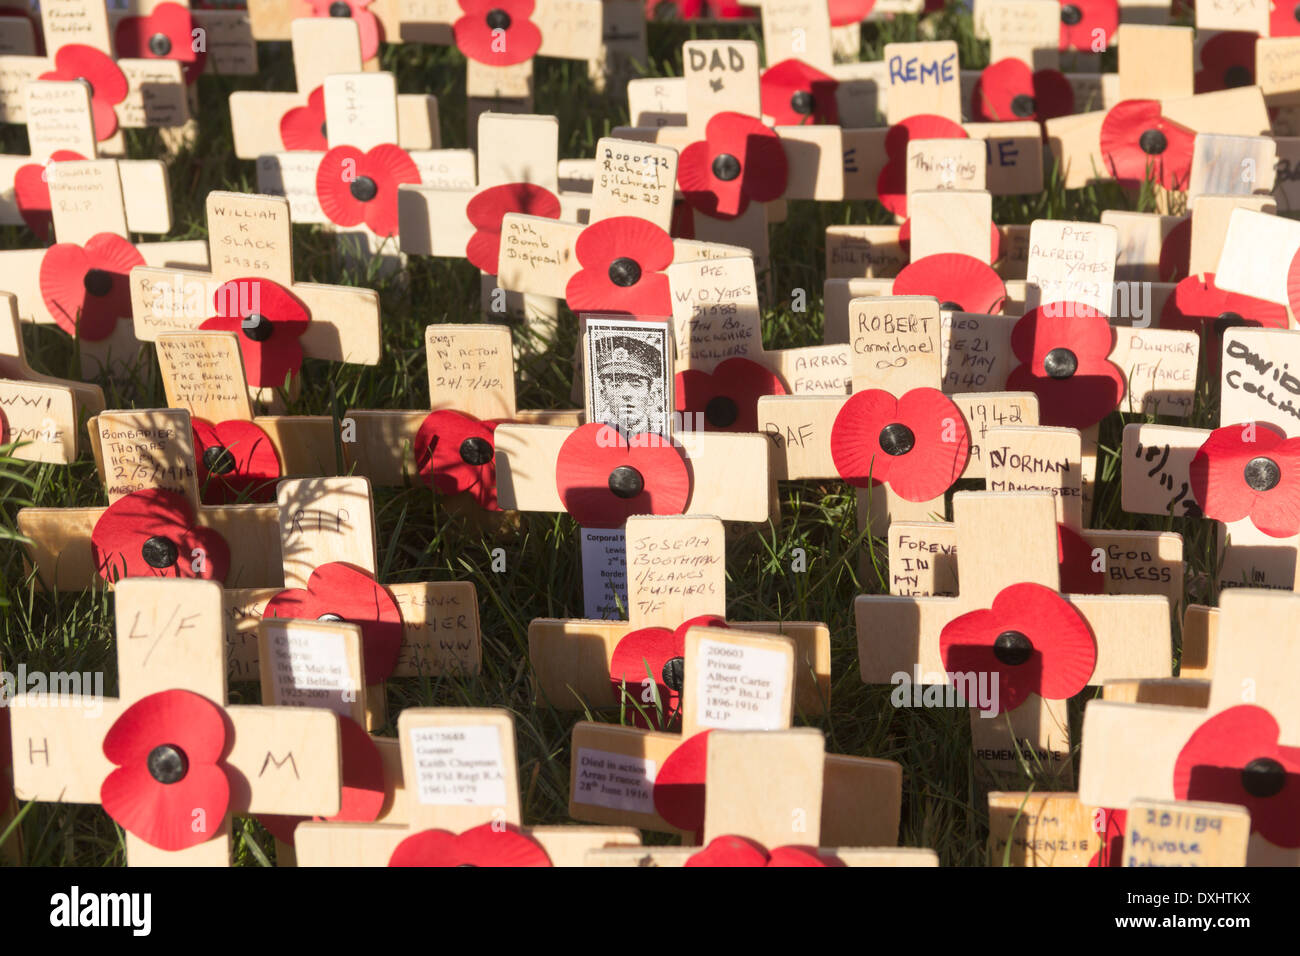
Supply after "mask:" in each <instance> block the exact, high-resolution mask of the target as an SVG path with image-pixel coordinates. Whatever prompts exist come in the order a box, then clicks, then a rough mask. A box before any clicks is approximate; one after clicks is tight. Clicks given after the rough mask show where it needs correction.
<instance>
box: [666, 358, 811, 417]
mask: <svg viewBox="0 0 1300 956" xmlns="http://www.w3.org/2000/svg"><path fill="white" fill-rule="evenodd" d="M675 392H676V394H675V402H676V406H677V411H679V412H682V413H688V412H694V413H696V414H699V415H702V416H703V419H704V430H705V431H710V432H756V431H758V400H759V399H760V398H762V397H763V396H764V395H784V394H785V386H784V385H782V384H781V376H779V375H777V374H776V373H775V372H773V371H772V370H771V369H769V368H768V367H767V366H766V365H760V364H758V363H757V362H755V361H752V360H750V359H747V358H729V359H726V360H725V361H723V362H721V363H719V365H718V367H717V368H715V369H714V370H713V371H712V372H701V371H699V370H698V369H693V368H691V369H686V370H685V371H684V372H678V373H677V387H676V389H675Z"/></svg>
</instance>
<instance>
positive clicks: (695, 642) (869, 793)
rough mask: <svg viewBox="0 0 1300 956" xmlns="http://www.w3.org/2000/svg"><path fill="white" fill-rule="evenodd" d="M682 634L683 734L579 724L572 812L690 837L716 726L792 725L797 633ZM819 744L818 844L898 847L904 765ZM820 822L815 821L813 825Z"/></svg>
mask: <svg viewBox="0 0 1300 956" xmlns="http://www.w3.org/2000/svg"><path fill="white" fill-rule="evenodd" d="M683 640H684V648H683V649H684V655H683V673H684V679H683V683H682V691H681V701H682V706H681V733H680V734H678V733H670V732H664V731H657V730H644V729H641V728H639V727H624V726H619V725H616V724H601V723H593V722H589V721H583V722H579V723H577V724H575V725H574V728H573V746H572V753H571V756H570V761H571V764H570V787H569V815H570V816H572V817H573V818H574V819H577V820H588V821H591V822H594V823H610V824H620V823H621V824H630V825H632V826H636V827H638V828H640V829H643V830H655V831H658V832H665V833H677V834H680V835H682V836H683V837H685V838H686V841H687V842H692V841H693V840H694V839H695V838H696V837H698V836H700V835H701V834H702V831H703V830H704V828H705V808H706V800H707V799H709V798H708V794H707V793H706V789H705V782H706V773H705V771H706V767H707V765H708V764H709V763H710V760H711V758H710V757H709V741H710V739H711V737H712V732H713V731H714V730H719V731H725V730H736V731H763V732H778V731H787V730H789V729H790V724H791V718H792V716H793V707H794V700H795V680H794V668H795V657H796V651H795V641H794V638H793V637H791V636H790V635H781V634H772V633H758V632H755V631H742V630H739V629H732V628H724V627H708V626H698V625H693V626H690V627H688V628H686V633H685V636H684V638H683ZM801 666H802V665H801ZM627 683H628V684H629V685H630V684H631V683H632V681H630V680H629V681H627ZM818 737H819V738H820V734H819V733H818ZM821 751H822V748H821V747H820V746H819V747H818V758H817V760H815V761H814V764H813V766H814V767H816V766H817V765H818V764H820V766H821V768H822V776H823V781H824V782H823V786H822V794H823V796H822V801H821V820H822V821H823V825H822V829H821V836H820V842H821V844H822V845H825V846H895V845H896V844H897V842H898V819H899V818H898V813H899V808H900V806H901V799H902V792H901V784H902V768H901V767H900V766H899V765H898V764H897V763H895V762H893V761H892V760H877V759H872V758H868V757H848V756H841V755H838V754H824V755H823V754H822V753H821ZM777 765H778V766H780V764H779V762H778V764H777ZM800 765H801V766H802V765H803V763H802V761H801V762H800ZM813 772H814V773H815V772H816V771H815V769H814V771H813ZM811 813H812V811H811V810H810V815H809V820H810V821H811V820H812V819H813V817H812V816H811ZM788 823H789V818H787V824H788ZM828 823H829V824H832V825H833V827H834V829H833V832H831V831H830V830H828V828H827V824H828ZM816 829H817V828H816V827H812V826H810V828H809V830H808V832H809V833H813V832H815V831H816Z"/></svg>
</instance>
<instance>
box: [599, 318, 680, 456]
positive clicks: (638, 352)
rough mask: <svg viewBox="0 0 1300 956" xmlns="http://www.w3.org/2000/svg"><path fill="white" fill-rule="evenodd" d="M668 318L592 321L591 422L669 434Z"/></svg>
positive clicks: (624, 430)
mask: <svg viewBox="0 0 1300 956" xmlns="http://www.w3.org/2000/svg"><path fill="white" fill-rule="evenodd" d="M669 348H670V344H669V339H668V325H667V323H664V322H618V321H609V320H603V319H588V320H587V355H586V360H587V368H588V369H589V372H588V379H587V381H588V396H587V408H588V413H589V418H588V421H593V422H603V423H605V424H607V425H613V426H615V427H616V428H618V429H619V431H621V432H622V433H623V434H624V435H627V436H629V437H630V436H632V435H640V434H646V433H649V434H655V435H664V436H667V435H668V434H669V431H670V426H669V422H670V419H669V413H670V410H671V408H672V397H671V396H672V393H671V390H670V388H669V383H670V379H669V377H668V375H669V370H670V368H671V366H670V363H669V362H668V361H667V355H668V349H669Z"/></svg>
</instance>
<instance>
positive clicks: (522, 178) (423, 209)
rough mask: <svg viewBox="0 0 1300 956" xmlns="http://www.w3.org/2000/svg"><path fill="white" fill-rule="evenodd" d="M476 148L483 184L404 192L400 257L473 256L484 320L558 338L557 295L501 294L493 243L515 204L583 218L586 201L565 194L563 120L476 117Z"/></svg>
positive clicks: (400, 194)
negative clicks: (514, 323) (503, 213)
mask: <svg viewBox="0 0 1300 956" xmlns="http://www.w3.org/2000/svg"><path fill="white" fill-rule="evenodd" d="M477 151H478V176H477V180H476V181H477V185H474V184H473V182H471V185H470V186H469V187H467V188H454V187H453V188H449V187H448V186H446V185H440V184H436V183H430V184H428V185H411V186H401V187H400V188H399V189H398V214H399V218H400V221H401V227H400V233H399V234H400V236H401V245H402V252H404V253H406V254H408V255H421V256H446V257H449V258H455V259H459V258H468V259H469V260H470V261H471V262H473V263H474V264H475V265H476V266H478V267H479V270H480V272H481V273H482V282H481V287H480V289H481V302H482V310H483V313H484V315H487V316H493V317H501V316H502V315H503V314H504V315H505V316H507V317H509V318H511V319H516V320H518V319H522V320H525V321H527V322H528V323H529V325H530V326H531V327H534V328H536V327H538V326H541V327H549V328H548V329H547V331H548V332H549V334H547V335H546V336H545V337H546V338H547V339H548V340H550V339H553V338H554V329H555V323H556V322H557V321H558V318H559V316H558V313H557V310H556V303H555V300H554V299H553V298H551V297H549V296H529V295H518V294H514V295H511V294H507V293H505V292H504V291H502V292H498V291H497V284H496V280H495V278H494V276H495V275H496V271H497V253H498V249H499V245H500V243H499V241H497V242H494V241H493V240H499V236H500V232H501V222H500V220H499V219H498V218H497V216H498V214H499V212H500V210H503V209H507V208H510V207H515V208H516V209H519V208H524V209H538V208H539V207H546V208H549V209H550V210H553V211H554V212H555V214H556V216H557V217H558V218H562V219H566V220H571V221H576V220H577V219H578V218H579V211H578V206H579V205H585V203H586V197H585V196H577V195H574V194H572V193H567V192H566V193H561V191H560V179H559V151H560V124H559V121H558V120H557V119H556V118H555V117H554V116H535V115H530V114H519V113H483V114H481V115H480V116H479V118H478V147H477ZM471 207H473V210H472V211H471ZM489 210H490V211H489Z"/></svg>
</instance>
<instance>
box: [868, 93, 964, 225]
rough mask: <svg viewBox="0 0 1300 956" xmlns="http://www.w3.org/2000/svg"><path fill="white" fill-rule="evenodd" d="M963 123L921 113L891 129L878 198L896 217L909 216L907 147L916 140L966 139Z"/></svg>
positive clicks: (877, 181) (887, 139) (887, 137)
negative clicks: (886, 159)
mask: <svg viewBox="0 0 1300 956" xmlns="http://www.w3.org/2000/svg"><path fill="white" fill-rule="evenodd" d="M967 138H968V135H967V133H966V130H965V129H964V128H963V127H962V125H961V124H960V123H954V122H953V121H952V120H950V119H947V118H946V117H943V116H935V115H933V114H930V113H918V114H917V115H915V116H909V117H908V118H907V119H905V120H903V121H902V122H899V123H895V124H894V125H893V126H891V127H889V132H888V133H886V134H885V155H886V156H887V157H888V161H887V162H886V163H885V165H884V166H882V167H880V173H879V175H878V176H877V177H876V198H877V199H879V200H880V204H881V205H882V206H884V207H885V208H886V209H888V210H889V211H890V212H892V213H893V214H894V215H896V216H906V215H907V144H908V143H909V142H911V141H912V140H914V139H967Z"/></svg>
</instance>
